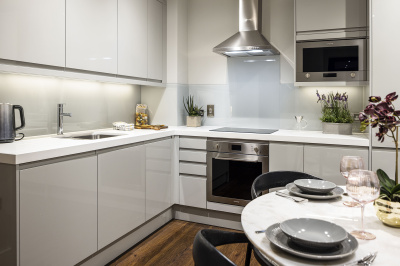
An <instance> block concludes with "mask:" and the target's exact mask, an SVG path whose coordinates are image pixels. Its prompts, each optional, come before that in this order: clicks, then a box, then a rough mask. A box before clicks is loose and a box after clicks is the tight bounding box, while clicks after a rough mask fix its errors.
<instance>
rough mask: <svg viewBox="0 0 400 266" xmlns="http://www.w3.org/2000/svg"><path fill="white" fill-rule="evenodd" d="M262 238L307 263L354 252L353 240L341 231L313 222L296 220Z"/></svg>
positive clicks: (279, 224) (339, 228) (337, 257)
mask: <svg viewBox="0 0 400 266" xmlns="http://www.w3.org/2000/svg"><path fill="white" fill-rule="evenodd" d="M265 234H266V236H267V238H268V240H269V241H271V243H273V244H274V245H275V246H277V247H278V248H280V249H282V250H284V251H286V252H288V253H290V254H293V255H296V256H299V257H303V258H309V259H317V260H332V259H341V258H344V257H346V256H349V255H351V254H353V253H354V252H355V251H356V250H357V248H358V242H357V240H356V239H355V238H354V237H353V236H352V235H350V234H347V232H346V230H344V229H343V228H342V227H340V226H338V225H336V224H334V223H330V222H326V221H323V220H317V219H309V218H298V219H290V220H287V221H284V222H282V223H276V224H273V225H271V226H270V227H268V228H267V230H266V232H265Z"/></svg>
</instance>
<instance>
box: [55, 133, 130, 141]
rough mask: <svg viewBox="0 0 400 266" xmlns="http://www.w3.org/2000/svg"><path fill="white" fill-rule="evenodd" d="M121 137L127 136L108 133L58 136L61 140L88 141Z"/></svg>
mask: <svg viewBox="0 0 400 266" xmlns="http://www.w3.org/2000/svg"><path fill="white" fill-rule="evenodd" d="M119 136H125V135H124V134H120V135H118V134H107V133H99V132H94V133H89V134H84V135H78V134H71V135H68V134H66V135H62V136H57V137H59V138H67V139H84V140H86V139H88V140H96V139H105V138H114V137H119Z"/></svg>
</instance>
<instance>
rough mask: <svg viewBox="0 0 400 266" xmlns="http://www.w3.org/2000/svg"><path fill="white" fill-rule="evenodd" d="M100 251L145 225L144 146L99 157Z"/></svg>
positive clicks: (102, 154)
mask: <svg viewBox="0 0 400 266" xmlns="http://www.w3.org/2000/svg"><path fill="white" fill-rule="evenodd" d="M98 171H99V174H98V179H99V188H98V189H99V197H98V200H99V220H98V226H99V230H98V231H99V235H98V238H99V239H98V241H99V249H101V248H103V247H105V246H106V245H108V244H110V243H111V242H112V241H114V240H116V239H117V238H119V237H121V236H123V235H124V234H126V233H128V232H129V231H131V230H133V229H134V228H136V227H137V226H139V225H140V224H142V223H144V222H145V189H146V183H145V182H146V181H145V146H144V145H140V146H135V147H130V148H125V149H120V150H115V151H109V152H105V153H101V154H99V155H98Z"/></svg>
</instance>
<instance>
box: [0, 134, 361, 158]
mask: <svg viewBox="0 0 400 266" xmlns="http://www.w3.org/2000/svg"><path fill="white" fill-rule="evenodd" d="M216 128H219V127H209V126H203V127H198V128H189V127H185V126H182V127H169V128H168V129H163V130H145V129H135V130H133V131H117V130H112V129H106V130H104V129H103V130H96V132H100V131H101V132H102V133H107V134H120V135H122V136H119V137H116V138H104V139H99V140H81V139H71V138H60V137H59V136H57V135H49V136H43V137H32V138H25V139H23V140H21V141H15V142H13V143H4V144H0V163H6V164H22V163H28V162H33V161H39V160H45V159H51V158H55V157H60V156H67V155H73V154H78V153H83V152H90V151H95V150H101V149H105V148H111V147H116V146H121V145H127V144H132V143H136V142H142V141H148V140H153V139H158V138H164V137H169V136H174V135H179V136H193V137H209V138H230V139H247V140H263V141H279V142H297V143H314V144H328V145H347V146H362V147H368V145H369V140H368V137H367V136H366V135H365V134H354V135H350V136H345V135H334V134H322V132H321V131H296V130H279V131H277V132H275V133H272V134H253V133H233V132H215V131H210V129H216ZM93 131H95V130H93ZM93 131H90V132H93ZM87 132H89V131H87ZM76 133H78V132H76ZM79 133H80V134H83V133H85V132H79ZM68 135H70V133H65V136H68Z"/></svg>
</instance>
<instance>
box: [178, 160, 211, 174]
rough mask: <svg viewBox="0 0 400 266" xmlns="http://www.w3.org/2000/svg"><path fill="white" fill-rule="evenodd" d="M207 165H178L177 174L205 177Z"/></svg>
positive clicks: (181, 163)
mask: <svg viewBox="0 0 400 266" xmlns="http://www.w3.org/2000/svg"><path fill="white" fill-rule="evenodd" d="M206 172H207V165H206V164H200V163H183V162H180V163H179V173H181V174H189V175H202V176H206V175H207V173H206Z"/></svg>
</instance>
